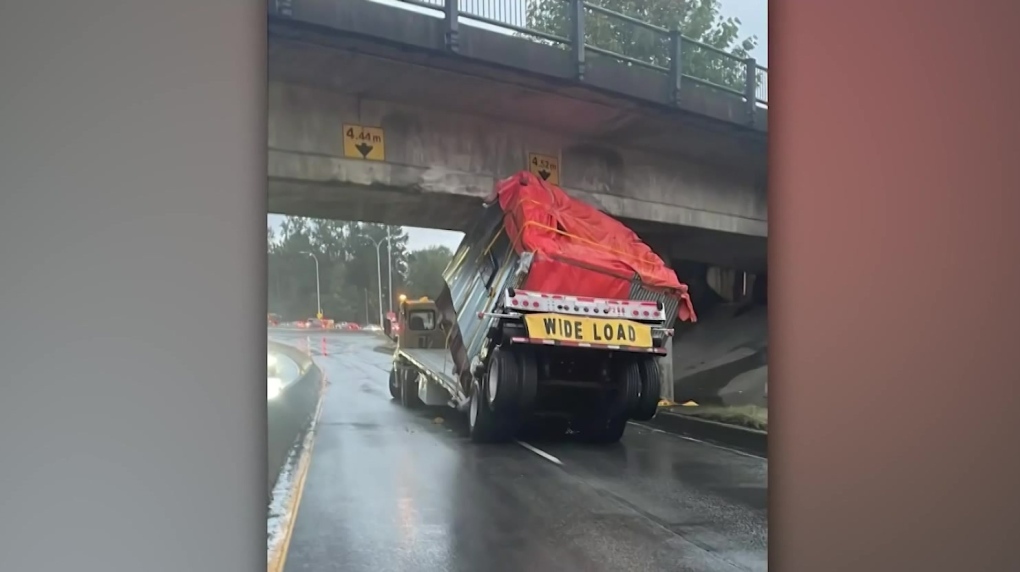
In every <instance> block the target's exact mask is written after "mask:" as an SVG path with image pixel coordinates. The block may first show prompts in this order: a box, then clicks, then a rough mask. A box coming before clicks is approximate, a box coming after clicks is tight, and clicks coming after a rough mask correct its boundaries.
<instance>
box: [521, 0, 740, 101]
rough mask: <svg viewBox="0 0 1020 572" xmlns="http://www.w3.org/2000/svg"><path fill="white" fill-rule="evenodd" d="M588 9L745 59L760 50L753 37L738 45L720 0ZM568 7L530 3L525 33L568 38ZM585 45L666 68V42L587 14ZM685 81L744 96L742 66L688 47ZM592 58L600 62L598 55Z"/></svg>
mask: <svg viewBox="0 0 1020 572" xmlns="http://www.w3.org/2000/svg"><path fill="white" fill-rule="evenodd" d="M591 3H592V4H595V5H598V6H600V7H602V8H606V9H607V10H612V11H614V12H618V13H620V14H624V15H626V16H630V17H632V18H635V19H637V20H640V21H642V22H647V23H649V24H653V25H655V26H659V27H661V28H665V29H667V30H674V29H675V30H679V31H680V32H681V33H682V34H683V35H684V37H685V38H688V39H692V40H696V41H698V42H701V43H704V44H707V45H709V46H712V47H713V48H716V49H719V50H724V51H726V52H728V53H730V54H732V55H733V56H735V57H736V58H740V59H744V58H747V57H748V53H749V52H750V51H751V50H753V49H754V48H755V46H757V44H758V39H757V37H755V36H750V37H746V38H744V39H740V37H739V36H740V20H739V19H737V18H723V17H722V16H721V15H720V13H719V8H720V2H719V0H591ZM568 8H569V2H566V1H564V0H532V1H530V2H529V3H528V8H527V22H528V27H529V28H532V29H535V30H540V31H543V32H546V33H550V34H555V35H558V36H562V37H569V36H568V33H567V30H569V29H570V26H569V22H570V20H569V12H568ZM585 43H586V44H588V45H590V46H594V47H597V48H602V49H604V50H608V51H610V52H613V53H617V54H621V55H625V56H628V57H631V58H634V59H636V60H639V61H643V62H648V63H651V64H654V65H657V66H660V67H664V68H668V67H669V61H670V57H669V54H670V39H669V37H668V36H666V35H664V34H660V33H657V32H653V31H651V30H648V29H646V28H643V27H641V26H636V25H634V24H633V23H630V22H626V21H624V20H621V19H619V18H612V17H610V16H606V15H605V14H601V13H597V12H593V11H591V10H586V11H585ZM681 53H682V54H683V56H682V58H681V61H682V63H683V73H684V75H687V76H691V77H695V78H698V79H700V80H704V81H708V82H711V83H714V84H717V85H721V86H724V87H729V88H731V89H735V90H743V86H744V79H745V77H746V76H745V74H746V69H745V66H744V64H743V62H740V61H737V60H735V59H734V58H730V57H726V56H723V55H721V54H718V53H716V52H714V51H712V50H709V49H705V48H703V47H700V46H697V45H696V44H693V43H691V42H687V43H686V44H685V45H684V46H683V49H682V52H681ZM590 57H598V56H596V55H593V56H590Z"/></svg>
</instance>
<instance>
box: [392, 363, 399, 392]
mask: <svg viewBox="0 0 1020 572" xmlns="http://www.w3.org/2000/svg"><path fill="white" fill-rule="evenodd" d="M390 397H392V398H393V399H400V383H399V382H398V381H397V368H396V367H394V368H393V369H391V370H390Z"/></svg>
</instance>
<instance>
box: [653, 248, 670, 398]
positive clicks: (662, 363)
mask: <svg viewBox="0 0 1020 572" xmlns="http://www.w3.org/2000/svg"><path fill="white" fill-rule="evenodd" d="M648 246H649V247H651V249H652V251H654V252H655V254H657V255H659V257H660V258H662V261H663V262H665V263H666V266H668V267H670V268H672V267H673V264H672V262H671V261H670V257H669V248H668V246H667V245H665V244H653V243H648ZM657 361H658V362H659V377H660V379H661V382H662V386H661V387H660V389H659V396H660V397H661V398H662V399H664V400H666V401H669V402H672V401H673V339H672V338H669V339H668V340H666V355H664V356H662V357H660V358H659V359H658V360H657Z"/></svg>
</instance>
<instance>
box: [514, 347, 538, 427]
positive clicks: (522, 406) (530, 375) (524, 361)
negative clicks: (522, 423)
mask: <svg viewBox="0 0 1020 572" xmlns="http://www.w3.org/2000/svg"><path fill="white" fill-rule="evenodd" d="M517 361H518V368H520V378H519V379H520V384H521V387H520V389H519V393H518V398H517V407H518V409H519V410H520V411H521V412H522V413H530V412H531V410H532V409H533V408H534V407H535V397H536V396H537V395H538V360H537V359H536V358H535V354H534V353H533V352H530V351H528V350H526V349H525V350H521V351H519V352H517Z"/></svg>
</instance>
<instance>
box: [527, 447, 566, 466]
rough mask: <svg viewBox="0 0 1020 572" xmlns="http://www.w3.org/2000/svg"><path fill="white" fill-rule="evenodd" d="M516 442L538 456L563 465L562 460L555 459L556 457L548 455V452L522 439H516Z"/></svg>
mask: <svg viewBox="0 0 1020 572" xmlns="http://www.w3.org/2000/svg"><path fill="white" fill-rule="evenodd" d="M517 444H518V445H520V446H521V447H524V448H525V449H527V450H529V451H531V452H532V453H534V454H536V455H538V456H539V457H542V458H543V459H545V460H546V461H549V462H551V463H555V464H557V465H560V466H562V465H563V461H561V460H559V459H557V458H556V457H553V456H552V455H550V454H549V453H546V452H545V451H543V450H541V449H539V448H538V447H533V446H531V445H529V444H527V443H525V442H524V441H517Z"/></svg>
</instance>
